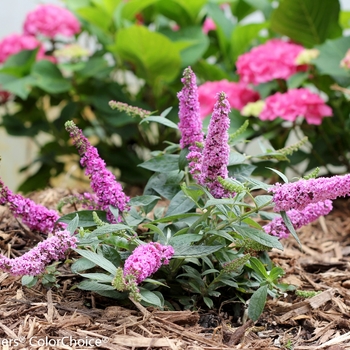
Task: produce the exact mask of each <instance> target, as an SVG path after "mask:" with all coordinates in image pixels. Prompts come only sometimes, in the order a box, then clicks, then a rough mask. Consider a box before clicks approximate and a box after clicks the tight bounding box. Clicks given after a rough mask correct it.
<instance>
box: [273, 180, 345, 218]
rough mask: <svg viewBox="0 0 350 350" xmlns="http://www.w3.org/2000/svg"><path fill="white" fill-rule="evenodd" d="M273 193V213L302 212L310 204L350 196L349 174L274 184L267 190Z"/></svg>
mask: <svg viewBox="0 0 350 350" xmlns="http://www.w3.org/2000/svg"><path fill="white" fill-rule="evenodd" d="M269 192H272V193H273V202H274V203H275V207H274V211H276V212H279V211H287V210H290V209H295V210H303V209H305V208H306V207H307V206H308V205H309V204H311V203H318V202H323V201H325V200H327V199H329V200H334V199H336V198H338V197H345V196H348V195H349V194H350V174H347V175H343V176H340V175H335V176H332V177H319V178H317V179H309V180H305V179H301V180H299V181H297V182H290V183H285V184H280V183H276V184H275V185H274V186H273V187H271V188H270V189H269Z"/></svg>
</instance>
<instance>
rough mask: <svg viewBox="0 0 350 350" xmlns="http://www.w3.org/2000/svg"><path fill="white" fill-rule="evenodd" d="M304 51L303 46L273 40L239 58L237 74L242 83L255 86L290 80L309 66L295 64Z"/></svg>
mask: <svg viewBox="0 0 350 350" xmlns="http://www.w3.org/2000/svg"><path fill="white" fill-rule="evenodd" d="M303 50H304V47H303V46H301V45H298V44H294V43H290V42H286V41H284V40H282V39H271V40H269V41H267V42H266V43H265V44H263V45H260V46H256V47H254V48H253V49H252V50H251V51H250V52H247V53H245V54H243V55H241V56H239V57H238V60H237V63H236V66H237V73H238V74H239V75H240V80H241V81H243V82H245V83H253V84H260V83H266V82H268V81H271V80H274V79H288V78H289V77H290V76H291V75H293V74H295V73H296V72H298V71H303V70H306V69H307V66H305V65H297V64H296V63H295V60H296V58H297V56H298V55H299V53H300V52H301V51H303Z"/></svg>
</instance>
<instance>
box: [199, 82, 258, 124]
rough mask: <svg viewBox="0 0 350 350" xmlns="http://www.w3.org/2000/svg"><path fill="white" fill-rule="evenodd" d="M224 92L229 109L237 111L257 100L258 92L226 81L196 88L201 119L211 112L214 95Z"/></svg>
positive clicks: (245, 85)
mask: <svg viewBox="0 0 350 350" xmlns="http://www.w3.org/2000/svg"><path fill="white" fill-rule="evenodd" d="M218 91H225V93H226V95H227V100H228V101H229V103H230V105H231V108H235V109H238V110H239V111H240V110H241V109H242V108H243V107H244V106H245V105H246V104H247V103H249V102H255V101H257V100H259V98H260V95H259V93H258V92H256V91H254V90H252V89H250V88H249V87H248V86H247V84H246V83H242V82H239V83H235V82H231V81H228V80H226V79H225V80H220V81H208V82H206V83H204V84H202V85H200V86H199V87H198V99H199V103H200V115H201V117H202V119H204V118H205V117H207V116H208V115H210V114H211V112H212V111H213V107H214V104H215V102H216V98H215V96H216V93H217V92H218Z"/></svg>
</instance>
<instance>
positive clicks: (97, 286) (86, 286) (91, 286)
mask: <svg viewBox="0 0 350 350" xmlns="http://www.w3.org/2000/svg"><path fill="white" fill-rule="evenodd" d="M78 288H79V289H82V290H91V291H93V292H95V291H96V292H97V291H102V290H114V291H115V288H114V287H113V286H112V285H110V284H102V283H98V282H96V281H91V280H87V281H81V282H80V283H79V284H78Z"/></svg>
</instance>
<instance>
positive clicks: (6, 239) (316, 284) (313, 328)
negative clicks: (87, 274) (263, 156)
mask: <svg viewBox="0 0 350 350" xmlns="http://www.w3.org/2000/svg"><path fill="white" fill-rule="evenodd" d="M65 195H67V191H64V190H47V191H44V192H41V193H37V194H34V195H33V196H34V197H35V200H36V201H37V202H40V203H42V204H44V205H47V206H49V207H52V208H54V207H55V206H54V203H57V201H58V199H59V198H62V197H63V196H65ZM298 234H299V238H300V240H301V242H302V249H303V250H300V247H299V246H298V244H297V243H296V241H295V240H294V239H293V238H289V239H287V240H285V241H284V245H285V249H284V251H283V252H281V251H278V250H273V251H271V252H270V257H271V258H272V260H273V261H274V262H275V264H277V265H279V266H281V267H282V268H283V269H284V270H285V271H286V275H285V277H284V278H283V282H286V283H290V284H293V285H295V286H297V289H299V290H303V291H316V292H319V293H318V294H316V293H315V294H316V295H314V296H313V297H310V298H303V297H300V296H297V295H296V293H295V292H289V293H288V294H286V295H285V297H284V298H279V299H278V300H272V299H270V300H268V301H267V303H266V307H265V311H264V313H263V315H262V316H261V317H260V319H259V320H258V321H257V322H255V323H253V322H252V321H247V322H245V323H243V324H242V323H240V324H237V323H234V324H233V322H231V321H232V317H230V315H228V314H227V313H223V312H221V313H218V312H217V310H216V311H213V312H208V311H204V310H198V311H196V312H192V311H159V310H155V309H152V308H148V309H145V308H144V307H142V306H141V305H139V304H138V305H137V304H135V305H131V306H130V305H125V304H121V303H120V302H119V304H118V301H117V300H111V299H107V298H104V297H101V296H99V295H97V294H95V293H91V292H87V291H82V290H79V289H77V288H75V287H74V286H75V285H76V284H77V283H78V282H79V277H77V276H76V275H74V274H72V273H71V272H70V270H69V267H67V266H64V265H63V266H60V267H59V271H60V276H59V277H58V284H59V288H52V289H47V288H45V287H43V286H42V285H41V284H38V285H36V286H35V287H33V288H31V289H29V288H27V287H23V286H22V284H21V278H20V277H13V276H10V275H8V274H7V273H3V272H0V349H4V350H6V349H9V350H12V349H111V350H124V349H125V350H127V349H129V350H130V349H172V350H175V349H176V350H180V349H188V350H202V349H206V350H216V349H250V350H258V349H259V350H260V349H266V350H278V349H288V350H292V349H294V350H304V349H309V350H313V349H314V350H316V349H317V350H318V349H328V350H343V349H350V272H349V270H350V265H349V262H350V201H349V199H342V200H338V201H336V202H335V203H334V210H333V211H332V213H331V214H329V215H328V216H327V217H325V218H321V219H319V220H318V221H316V222H314V223H313V224H311V225H309V226H306V227H304V228H302V229H301V230H299V231H298ZM43 239H44V238H43V237H42V236H41V235H38V234H36V233H32V232H30V231H29V230H28V229H27V228H25V227H23V225H21V224H20V223H19V222H18V221H17V220H16V219H14V218H13V217H12V215H11V214H10V213H9V211H8V209H7V208H6V207H4V206H0V250H1V252H2V253H3V254H8V256H10V257H16V256H20V255H22V254H23V253H24V252H26V251H28V250H29V249H30V247H32V246H34V245H35V244H36V243H37V242H38V241H40V240H43ZM228 299H229V297H228Z"/></svg>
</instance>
